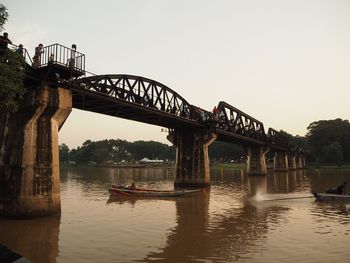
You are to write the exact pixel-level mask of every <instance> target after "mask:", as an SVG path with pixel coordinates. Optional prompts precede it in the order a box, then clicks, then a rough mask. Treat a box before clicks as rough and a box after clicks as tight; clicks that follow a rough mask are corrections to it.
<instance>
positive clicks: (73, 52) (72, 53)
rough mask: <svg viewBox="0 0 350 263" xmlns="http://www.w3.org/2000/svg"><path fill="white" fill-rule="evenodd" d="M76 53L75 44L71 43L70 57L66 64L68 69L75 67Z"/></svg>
mask: <svg viewBox="0 0 350 263" xmlns="http://www.w3.org/2000/svg"><path fill="white" fill-rule="evenodd" d="M76 53H77V45H75V44H73V45H72V49H71V51H70V59H69V60H68V65H69V68H70V69H74V67H75V57H76Z"/></svg>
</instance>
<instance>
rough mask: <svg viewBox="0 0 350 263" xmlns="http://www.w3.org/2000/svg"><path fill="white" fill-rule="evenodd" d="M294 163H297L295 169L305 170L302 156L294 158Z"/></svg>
mask: <svg viewBox="0 0 350 263" xmlns="http://www.w3.org/2000/svg"><path fill="white" fill-rule="evenodd" d="M296 163H297V169H304V168H305V166H304V164H305V160H304V158H303V157H302V156H300V155H299V156H297V157H296Z"/></svg>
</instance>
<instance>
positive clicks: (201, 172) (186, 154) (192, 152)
mask: <svg viewBox="0 0 350 263" xmlns="http://www.w3.org/2000/svg"><path fill="white" fill-rule="evenodd" d="M216 137H217V136H216V135H215V134H213V133H211V132H210V131H208V130H205V129H177V130H175V131H173V132H171V133H169V136H168V139H169V141H170V142H172V143H173V144H174V145H175V146H176V179H175V188H202V187H208V186H209V185H210V170H209V155H208V146H209V145H210V144H211V143H212V142H214V141H215V139H216Z"/></svg>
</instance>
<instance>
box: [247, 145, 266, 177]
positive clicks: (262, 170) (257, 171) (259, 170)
mask: <svg viewBox="0 0 350 263" xmlns="http://www.w3.org/2000/svg"><path fill="white" fill-rule="evenodd" d="M268 151H269V150H264V147H262V146H249V147H248V159H247V174H248V175H264V174H267V169H266V158H265V155H266V153H267V152H268Z"/></svg>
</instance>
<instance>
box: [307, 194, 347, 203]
mask: <svg viewBox="0 0 350 263" xmlns="http://www.w3.org/2000/svg"><path fill="white" fill-rule="evenodd" d="M312 194H313V195H314V197H315V198H316V201H343V202H350V195H338V194H326V193H316V192H312Z"/></svg>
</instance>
